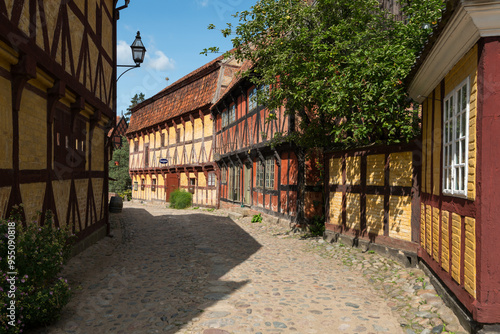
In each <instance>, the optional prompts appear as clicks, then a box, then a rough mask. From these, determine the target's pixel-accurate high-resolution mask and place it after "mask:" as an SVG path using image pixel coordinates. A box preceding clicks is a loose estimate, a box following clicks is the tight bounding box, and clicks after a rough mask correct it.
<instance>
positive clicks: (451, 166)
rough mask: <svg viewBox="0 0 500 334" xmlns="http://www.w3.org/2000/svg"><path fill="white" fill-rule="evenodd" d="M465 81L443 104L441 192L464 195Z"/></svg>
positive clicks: (466, 124) (466, 139)
mask: <svg viewBox="0 0 500 334" xmlns="http://www.w3.org/2000/svg"><path fill="white" fill-rule="evenodd" d="M469 91H470V90H469V78H467V79H466V80H464V81H463V82H461V83H460V84H459V85H458V86H457V87H456V88H455V89H454V90H453V91H451V92H450V93H449V94H448V95H447V96H446V98H445V99H444V102H443V110H444V117H443V139H444V140H443V193H444V194H448V195H454V196H463V197H465V196H467V175H468V165H469V163H468V148H469V102H470V101H469V100H470V93H469Z"/></svg>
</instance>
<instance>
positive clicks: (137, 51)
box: [116, 31, 146, 82]
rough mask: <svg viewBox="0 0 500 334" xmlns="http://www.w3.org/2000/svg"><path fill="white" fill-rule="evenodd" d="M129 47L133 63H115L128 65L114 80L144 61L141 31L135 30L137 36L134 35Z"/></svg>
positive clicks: (144, 53)
mask: <svg viewBox="0 0 500 334" xmlns="http://www.w3.org/2000/svg"><path fill="white" fill-rule="evenodd" d="M130 48H131V49H132V59H133V60H134V63H135V65H116V67H130V68H129V69H128V70H126V71H125V72H123V73H122V74H120V76H119V77H118V79H116V82H118V80H120V78H121V77H122V75H124V74H125V73H127V72H128V71H130V70H133V69H134V68H138V67H140V66H141V64H142V63H143V62H144V56H145V55H146V48H145V47H144V44H142V39H141V33H140V32H139V31H138V32H137V36H135V41H134V43H132V45H131V46H130Z"/></svg>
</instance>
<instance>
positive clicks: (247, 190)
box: [212, 62, 322, 220]
mask: <svg viewBox="0 0 500 334" xmlns="http://www.w3.org/2000/svg"><path fill="white" fill-rule="evenodd" d="M250 67H251V65H250V63H249V62H245V63H244V64H243V65H242V71H244V70H248V69H249V68H250ZM261 89H262V88H261ZM258 90H259V88H258V87H255V86H254V85H252V84H251V83H250V82H249V81H248V80H247V79H244V78H241V77H240V76H239V75H238V76H235V78H234V79H233V81H232V82H231V84H230V86H229V87H228V90H227V91H226V93H225V94H223V95H222V96H221V98H220V99H219V100H218V101H217V102H216V103H215V104H214V106H213V107H212V114H213V116H214V119H215V122H214V133H215V146H214V152H215V154H214V159H215V161H216V162H217V165H218V166H219V168H220V170H221V174H220V175H221V177H220V178H221V179H220V198H221V206H222V207H231V206H246V207H250V208H253V209H256V210H259V211H262V212H264V213H268V214H272V215H275V216H278V217H283V218H286V219H289V220H296V219H297V218H299V217H298V214H299V215H301V216H302V215H303V217H304V218H312V217H313V216H315V215H319V216H321V215H322V195H321V194H322V192H321V191H322V189H321V184H322V180H319V178H318V175H317V170H316V168H315V164H314V163H311V160H308V161H307V162H306V161H305V158H304V156H303V154H299V153H298V152H299V148H298V147H296V146H294V145H292V144H291V143H284V144H280V145H277V146H273V145H271V143H272V141H271V140H272V139H273V138H274V137H275V134H278V133H279V134H280V135H283V136H284V137H286V136H287V134H289V133H291V132H293V131H296V127H295V118H294V116H293V114H290V115H289V114H287V113H286V112H285V109H284V108H280V109H279V110H268V109H267V108H265V107H264V106H262V105H259V103H258V99H257V94H258Z"/></svg>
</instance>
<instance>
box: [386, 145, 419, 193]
mask: <svg viewBox="0 0 500 334" xmlns="http://www.w3.org/2000/svg"><path fill="white" fill-rule="evenodd" d="M412 169H413V164H412V153H411V152H400V153H391V154H390V155H389V171H390V173H389V184H390V185H391V186H403V187H411V186H412V180H413V171H412Z"/></svg>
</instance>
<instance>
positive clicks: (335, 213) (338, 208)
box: [330, 192, 342, 225]
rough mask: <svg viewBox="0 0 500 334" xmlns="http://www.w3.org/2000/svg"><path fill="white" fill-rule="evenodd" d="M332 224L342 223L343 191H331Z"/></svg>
mask: <svg viewBox="0 0 500 334" xmlns="http://www.w3.org/2000/svg"><path fill="white" fill-rule="evenodd" d="M330 224H337V225H342V193H341V192H331V193H330Z"/></svg>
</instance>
